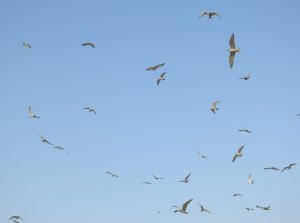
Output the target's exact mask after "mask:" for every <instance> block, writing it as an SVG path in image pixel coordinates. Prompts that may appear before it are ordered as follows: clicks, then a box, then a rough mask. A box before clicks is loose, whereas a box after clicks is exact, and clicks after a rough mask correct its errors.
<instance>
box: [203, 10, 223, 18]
mask: <svg viewBox="0 0 300 223" xmlns="http://www.w3.org/2000/svg"><path fill="white" fill-rule="evenodd" d="M202 16H208V18H209V19H212V17H213V16H218V17H219V18H220V19H222V17H221V16H220V15H219V14H218V13H217V12H206V11H203V12H202V13H201V14H200V15H199V17H198V18H199V19H200V18H201V17H202Z"/></svg>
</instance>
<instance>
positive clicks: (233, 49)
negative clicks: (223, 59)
mask: <svg viewBox="0 0 300 223" xmlns="http://www.w3.org/2000/svg"><path fill="white" fill-rule="evenodd" d="M229 46H230V49H227V51H228V52H229V53H230V54H229V65H230V68H232V66H233V63H234V57H235V53H237V52H240V50H241V49H240V48H236V47H235V43H234V33H232V34H231V37H230V40H229Z"/></svg>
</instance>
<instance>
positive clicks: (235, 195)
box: [232, 194, 243, 197]
mask: <svg viewBox="0 0 300 223" xmlns="http://www.w3.org/2000/svg"><path fill="white" fill-rule="evenodd" d="M237 196H239V197H241V196H243V195H242V194H234V195H232V197H237Z"/></svg>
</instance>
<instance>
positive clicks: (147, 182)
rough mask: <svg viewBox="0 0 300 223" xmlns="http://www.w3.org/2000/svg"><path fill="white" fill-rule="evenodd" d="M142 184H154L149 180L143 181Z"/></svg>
mask: <svg viewBox="0 0 300 223" xmlns="http://www.w3.org/2000/svg"><path fill="white" fill-rule="evenodd" d="M142 184H152V183H150V182H149V181H144V182H142Z"/></svg>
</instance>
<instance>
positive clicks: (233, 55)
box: [229, 52, 235, 68]
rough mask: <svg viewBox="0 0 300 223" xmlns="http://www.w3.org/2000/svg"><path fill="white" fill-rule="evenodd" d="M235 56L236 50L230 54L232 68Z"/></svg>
mask: <svg viewBox="0 0 300 223" xmlns="http://www.w3.org/2000/svg"><path fill="white" fill-rule="evenodd" d="M234 57H235V52H230V54H229V65H230V68H232V67H233V63H234Z"/></svg>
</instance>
